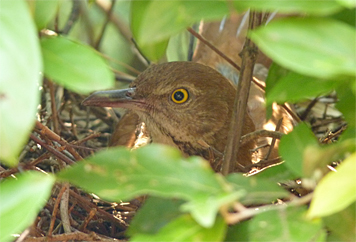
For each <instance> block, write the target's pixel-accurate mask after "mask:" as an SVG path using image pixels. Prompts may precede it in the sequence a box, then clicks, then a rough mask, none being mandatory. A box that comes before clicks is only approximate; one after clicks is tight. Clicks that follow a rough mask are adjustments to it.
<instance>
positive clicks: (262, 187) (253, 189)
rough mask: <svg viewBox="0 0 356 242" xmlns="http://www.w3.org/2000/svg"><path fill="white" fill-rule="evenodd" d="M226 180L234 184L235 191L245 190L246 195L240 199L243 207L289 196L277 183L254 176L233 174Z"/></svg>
mask: <svg viewBox="0 0 356 242" xmlns="http://www.w3.org/2000/svg"><path fill="white" fill-rule="evenodd" d="M226 179H227V180H228V181H229V182H231V183H233V184H234V186H235V188H236V190H239V189H241V190H246V195H245V196H244V197H242V198H241V199H240V202H241V203H243V204H245V205H253V204H257V205H258V204H263V203H269V202H273V201H275V200H276V199H277V198H283V197H286V196H288V195H289V193H288V192H287V191H286V190H284V189H283V188H281V187H280V186H278V184H277V183H274V182H270V181H268V180H266V179H261V178H259V177H256V176H250V177H245V176H243V175H241V174H238V173H234V174H231V175H229V176H228V177H227V178H226Z"/></svg>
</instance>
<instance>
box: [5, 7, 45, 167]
mask: <svg viewBox="0 0 356 242" xmlns="http://www.w3.org/2000/svg"><path fill="white" fill-rule="evenodd" d="M0 29H1V36H2V37H1V38H0V66H1V74H0V113H1V115H0V124H1V125H0V143H1V145H0V160H2V161H3V162H4V163H5V164H7V165H9V166H15V165H16V164H17V156H18V154H19V153H20V151H21V150H22V148H23V145H24V144H25V143H26V142H27V140H28V136H29V134H30V131H31V129H32V127H33V124H34V122H35V117H36V111H37V105H38V103H39V98H40V92H39V87H40V86H41V84H42V76H41V74H40V73H41V72H42V59H41V53H40V48H39V43H38V37H37V33H36V28H35V25H34V23H33V21H32V19H31V16H30V13H29V10H28V5H27V3H26V1H22V0H18V1H1V7H0Z"/></svg>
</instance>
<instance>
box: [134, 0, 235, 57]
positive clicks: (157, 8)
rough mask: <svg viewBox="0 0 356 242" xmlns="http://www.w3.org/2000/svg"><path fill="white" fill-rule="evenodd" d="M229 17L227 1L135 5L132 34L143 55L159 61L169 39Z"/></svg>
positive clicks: (157, 0)
mask: <svg viewBox="0 0 356 242" xmlns="http://www.w3.org/2000/svg"><path fill="white" fill-rule="evenodd" d="M228 13H229V10H228V7H227V5H226V2H225V1H221V0H218V1H184V0H183V1H180V0H173V1H161V0H148V1H132V2H131V30H132V33H133V36H134V38H135V40H136V43H137V44H138V46H139V49H140V50H141V51H142V53H143V54H144V55H145V56H146V57H147V58H149V59H151V60H158V59H159V58H160V57H162V56H163V55H164V53H165V50H166V48H167V44H168V40H169V38H170V37H172V36H174V35H176V34H178V33H179V32H181V31H183V30H184V29H186V28H187V27H189V26H191V25H192V24H193V23H195V22H199V21H200V20H202V19H204V20H214V19H219V18H222V17H223V16H224V15H227V14H228Z"/></svg>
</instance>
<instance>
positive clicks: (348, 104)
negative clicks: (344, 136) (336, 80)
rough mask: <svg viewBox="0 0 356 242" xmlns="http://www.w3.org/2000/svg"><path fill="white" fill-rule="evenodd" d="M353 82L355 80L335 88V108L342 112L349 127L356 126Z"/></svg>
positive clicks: (355, 95)
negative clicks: (336, 98)
mask: <svg viewBox="0 0 356 242" xmlns="http://www.w3.org/2000/svg"><path fill="white" fill-rule="evenodd" d="M355 71H356V69H355ZM353 82H355V80H352V81H351V82H350V83H349V84H348V83H347V84H345V85H340V86H339V87H338V88H337V95H338V99H339V101H338V102H337V103H336V108H337V109H338V110H340V112H342V114H343V116H344V118H345V119H346V121H347V125H348V127H350V128H355V127H356V94H355V90H353V87H352V83H353Z"/></svg>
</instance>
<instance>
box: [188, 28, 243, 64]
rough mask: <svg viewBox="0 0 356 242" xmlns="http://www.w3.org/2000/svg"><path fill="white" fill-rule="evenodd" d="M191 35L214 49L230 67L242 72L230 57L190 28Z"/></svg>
mask: <svg viewBox="0 0 356 242" xmlns="http://www.w3.org/2000/svg"><path fill="white" fill-rule="evenodd" d="M187 30H188V31H189V33H191V34H192V35H193V36H194V37H196V38H197V39H198V40H200V41H201V42H202V43H204V44H205V45H207V46H208V47H209V48H210V49H212V50H213V51H214V52H216V53H217V54H218V55H220V56H221V57H222V58H224V59H225V60H226V61H227V62H228V63H229V64H230V65H232V66H233V67H234V68H236V69H237V70H238V71H241V68H240V67H239V66H238V65H237V64H236V63H235V62H234V61H233V60H231V59H230V58H229V57H227V56H226V55H225V54H224V53H222V52H221V51H220V50H219V49H218V48H216V47H215V46H214V45H213V44H212V43H210V42H209V41H208V40H207V39H205V38H204V37H203V36H201V35H200V34H198V33H197V32H196V31H195V30H194V29H192V28H190V27H189V28H188V29H187Z"/></svg>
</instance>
